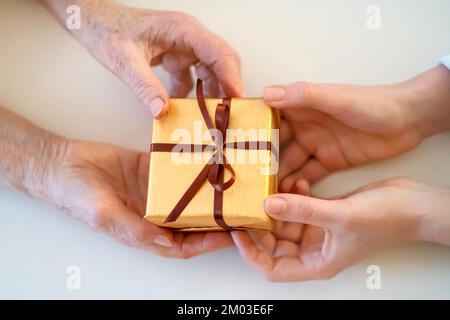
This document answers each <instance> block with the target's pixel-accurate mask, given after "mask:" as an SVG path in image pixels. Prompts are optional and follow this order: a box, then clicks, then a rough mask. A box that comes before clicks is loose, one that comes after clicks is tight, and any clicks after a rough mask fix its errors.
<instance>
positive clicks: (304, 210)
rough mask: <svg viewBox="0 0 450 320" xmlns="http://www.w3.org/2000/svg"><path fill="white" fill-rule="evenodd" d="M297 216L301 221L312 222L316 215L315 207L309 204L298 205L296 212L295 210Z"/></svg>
mask: <svg viewBox="0 0 450 320" xmlns="http://www.w3.org/2000/svg"><path fill="white" fill-rule="evenodd" d="M295 215H296V217H298V218H299V219H300V220H306V221H307V220H311V219H312V217H313V215H314V208H313V206H312V205H311V204H310V203H308V202H305V203H302V204H300V203H298V202H297V203H296V210H295Z"/></svg>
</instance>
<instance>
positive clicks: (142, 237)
mask: <svg viewBox="0 0 450 320" xmlns="http://www.w3.org/2000/svg"><path fill="white" fill-rule="evenodd" d="M132 237H133V239H132V240H133V242H135V243H142V242H146V241H147V240H148V237H149V232H148V230H147V229H145V228H143V227H138V228H136V230H134V232H133V236H132Z"/></svg>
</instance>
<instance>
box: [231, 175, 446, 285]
mask: <svg viewBox="0 0 450 320" xmlns="http://www.w3.org/2000/svg"><path fill="white" fill-rule="evenodd" d="M298 186H299V187H298V189H299V190H301V192H302V193H306V194H308V190H309V187H308V184H307V183H306V181H305V180H302V181H301V183H299V184H298ZM449 207H450V190H448V189H443V188H437V187H432V186H428V185H424V184H420V183H417V182H414V181H412V180H408V179H405V178H396V179H391V180H388V181H383V182H379V183H374V184H371V185H368V186H365V187H363V188H361V189H358V190H356V191H354V192H352V193H350V194H347V195H345V196H343V197H342V198H339V199H334V200H321V199H316V198H311V197H307V196H303V195H295V194H275V195H272V196H270V197H269V198H268V199H267V200H266V202H265V210H266V212H267V213H268V214H269V215H271V216H272V217H273V218H274V219H277V220H278V221H277V226H276V229H275V231H274V233H270V232H262V231H258V232H248V233H246V232H243V231H233V233H232V236H233V239H234V241H235V243H236V245H237V247H238V249H239V251H240V253H241V255H242V257H243V258H244V259H245V260H246V261H247V262H248V263H249V264H250V265H252V266H253V267H254V268H255V269H257V270H259V271H261V272H262V273H263V274H264V275H265V276H266V278H267V279H269V280H272V281H303V280H312V279H328V278H331V277H333V276H335V275H336V274H337V273H339V272H340V271H342V270H343V269H345V268H347V267H349V266H351V265H353V264H355V263H356V262H358V261H360V260H361V259H363V258H364V257H365V256H367V255H369V254H370V253H372V252H374V251H376V250H378V249H380V248H383V247H385V246H387V245H390V244H393V243H396V242H399V241H406V240H426V241H434V242H440V243H444V244H450V235H449V233H448V230H450V219H449V218H448V217H449V215H450V211H449V209H448V208H449Z"/></svg>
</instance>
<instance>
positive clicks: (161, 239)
mask: <svg viewBox="0 0 450 320" xmlns="http://www.w3.org/2000/svg"><path fill="white" fill-rule="evenodd" d="M153 243H154V244H157V245H159V246H162V247H167V248H170V247H171V246H172V242H170V240H169V239H168V238H167V237H165V236H162V235H157V236H156V238H155V240H154V241H153Z"/></svg>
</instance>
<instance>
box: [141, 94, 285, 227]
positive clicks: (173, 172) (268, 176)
mask: <svg viewBox="0 0 450 320" xmlns="http://www.w3.org/2000/svg"><path fill="white" fill-rule="evenodd" d="M205 102H206V107H207V110H208V113H209V116H210V118H211V119H212V122H213V123H214V116H215V111H216V107H217V105H218V104H219V103H221V102H222V100H221V99H205ZM230 111H231V112H230V117H229V124H228V129H234V130H235V131H233V130H231V131H233V132H237V133H236V134H229V133H228V132H231V131H230V130H228V131H227V135H226V141H225V142H226V143H228V142H242V141H254V140H255V139H256V140H258V141H261V140H264V141H269V142H272V143H273V146H274V147H275V148H276V150H278V136H277V135H275V134H274V131H273V129H278V128H279V115H278V113H277V111H276V110H274V109H272V108H270V107H268V106H266V105H265V104H264V102H263V101H262V100H261V99H245V98H242V99H240V98H236V99H232V100H231V107H230ZM255 132H257V133H259V134H258V136H256V137H255V136H252V134H251V133H255ZM243 133H244V134H243ZM246 133H250V134H249V135H246ZM186 137H188V138H189V139H188V140H189V141H185V140H186V139H187V138H186ZM152 143H153V144H155V143H172V144H177V143H180V144H181V143H182V144H186V143H187V144H208V145H214V142H213V140H212V137H211V135H210V134H208V131H207V127H206V124H205V123H204V121H203V118H202V114H201V111H200V110H199V105H198V102H197V100H196V99H172V100H170V109H169V112H168V114H167V115H166V116H165V117H164V118H163V119H161V120H156V121H154V122H153V134H152ZM273 151H274V148H272V151H271V150H242V149H241V150H239V149H234V148H226V149H224V155H225V156H226V159H227V161H228V162H229V163H230V165H231V166H232V168H233V170H234V172H235V182H234V184H233V185H232V186H231V187H230V188H229V189H227V190H225V191H223V202H222V203H223V204H222V216H223V219H224V221H225V222H226V224H227V225H228V226H230V227H231V228H233V229H260V230H271V229H272V226H273V222H272V220H271V219H270V218H269V216H267V215H266V213H265V212H264V208H263V202H264V199H265V198H266V197H267V196H268V195H269V194H271V193H274V192H276V189H277V177H276V172H274V168H277V166H278V163H274V162H277V161H278V157H277V156H275V157H274V154H275V153H274V152H273ZM213 153H214V151H213V150H211V149H210V150H204V151H202V152H183V153H177V152H151V154H150V171H149V185H148V198H147V212H146V216H145V218H146V219H148V220H149V221H151V222H152V223H154V224H157V225H160V226H164V227H169V228H174V229H177V230H182V231H206V230H208V231H209V230H222V228H221V227H220V226H219V225H218V224H217V222H216V221H215V219H214V208H213V199H214V188H213V186H212V185H211V184H210V183H209V182H208V181H205V183H203V185H202V186H201V188H200V190H199V191H198V192H197V193H196V194H195V196H194V197H193V198H192V199H191V200H190V202H189V203H188V204H187V206H186V207H185V208H184V210H183V211H182V213H181V215H180V216H179V217H178V219H177V220H176V221H173V222H168V223H165V220H166V218H167V217H168V215H169V214H170V212H171V211H172V210H173V209H174V207H175V206H176V204H177V202H178V201H179V200H180V198H181V197H182V196H183V194H184V193H185V192H186V190H187V189H188V188H189V187H190V185H191V184H192V182H193V181H194V179H195V178H196V177H197V175H198V174H199V172H200V171H201V170H202V169H203V168H204V167H205V164H207V162H208V160H209V159H210V158H211V157H212V155H213ZM255 159H257V160H256V163H255ZM180 162H181V163H180ZM264 170H267V171H266V172H264ZM270 170H271V172H269V171H270ZM229 178H230V173H229V172H228V171H225V176H224V179H225V181H226V180H228V179H229Z"/></svg>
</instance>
